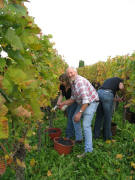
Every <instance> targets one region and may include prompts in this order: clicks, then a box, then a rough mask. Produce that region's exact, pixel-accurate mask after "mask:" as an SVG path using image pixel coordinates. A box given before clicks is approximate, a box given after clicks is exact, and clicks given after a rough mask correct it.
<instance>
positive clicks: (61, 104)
mask: <svg viewBox="0 0 135 180" xmlns="http://www.w3.org/2000/svg"><path fill="white" fill-rule="evenodd" d="M74 102H75V100H74V99H67V100H65V101H63V102H62V103H60V106H64V105H68V106H69V105H71V104H73V103H74Z"/></svg>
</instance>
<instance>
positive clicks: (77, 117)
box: [74, 103, 89, 122]
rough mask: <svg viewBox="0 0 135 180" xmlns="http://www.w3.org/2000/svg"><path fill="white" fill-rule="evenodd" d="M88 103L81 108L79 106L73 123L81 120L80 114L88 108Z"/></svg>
mask: <svg viewBox="0 0 135 180" xmlns="http://www.w3.org/2000/svg"><path fill="white" fill-rule="evenodd" d="M88 105H89V104H88V103H86V104H83V105H82V106H81V109H80V111H79V112H78V113H77V114H76V115H75V117H74V121H75V122H79V121H80V119H81V116H82V113H83V112H84V111H85V109H86V108H87V107H88Z"/></svg>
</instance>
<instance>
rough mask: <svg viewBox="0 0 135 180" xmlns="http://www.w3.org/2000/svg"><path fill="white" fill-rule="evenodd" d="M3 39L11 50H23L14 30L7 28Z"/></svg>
mask: <svg viewBox="0 0 135 180" xmlns="http://www.w3.org/2000/svg"><path fill="white" fill-rule="evenodd" d="M5 38H6V40H7V41H8V43H9V44H10V45H11V46H12V47H13V50H23V44H22V42H21V40H20V38H19V37H18V36H17V34H16V32H15V30H14V29H11V28H9V29H8V30H7V32H6V35H5Z"/></svg>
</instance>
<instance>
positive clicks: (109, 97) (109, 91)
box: [94, 77, 124, 141]
mask: <svg viewBox="0 0 135 180" xmlns="http://www.w3.org/2000/svg"><path fill="white" fill-rule="evenodd" d="M123 89H124V84H123V80H122V79H120V78H118V77H113V78H109V79H107V80H105V81H104V83H103V85H102V86H101V87H100V89H99V90H98V95H99V100H100V102H99V105H98V108H97V112H96V119H95V125H94V138H95V139H97V138H99V137H100V130H101V126H102V124H103V138H104V140H105V141H106V140H109V139H111V138H112V133H111V121H112V114H113V103H114V98H115V95H116V92H117V91H119V90H123ZM119 100H120V99H119Z"/></svg>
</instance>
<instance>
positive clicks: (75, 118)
mask: <svg viewBox="0 0 135 180" xmlns="http://www.w3.org/2000/svg"><path fill="white" fill-rule="evenodd" d="M81 116H82V113H80V112H78V113H77V114H76V115H75V117H74V121H75V122H76V123H77V122H79V121H80V119H81Z"/></svg>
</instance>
